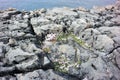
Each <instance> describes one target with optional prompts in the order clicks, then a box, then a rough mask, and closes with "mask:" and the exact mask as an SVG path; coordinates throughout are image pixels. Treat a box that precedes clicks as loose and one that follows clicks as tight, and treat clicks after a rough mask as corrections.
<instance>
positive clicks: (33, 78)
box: [0, 0, 120, 80]
mask: <svg viewBox="0 0 120 80" xmlns="http://www.w3.org/2000/svg"><path fill="white" fill-rule="evenodd" d="M63 33H64V34H63ZM48 34H51V36H52V35H54V37H53V36H52V37H51V36H48ZM62 34H63V36H62V37H61V36H60V35H62ZM65 36H66V37H65ZM58 37H59V38H60V40H58V39H57V38H58ZM63 37H64V38H63ZM48 38H50V40H49V39H48ZM52 38H53V39H52ZM0 80H120V0H118V1H117V2H116V4H114V5H109V6H106V7H94V8H93V9H90V10H86V9H84V8H81V7H80V8H75V9H71V8H66V7H65V8H53V9H52V10H49V9H44V8H43V9H40V10H36V11H30V12H28V11H17V10H15V9H8V10H3V11H0Z"/></svg>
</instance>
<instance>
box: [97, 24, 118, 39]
mask: <svg viewBox="0 0 120 80" xmlns="http://www.w3.org/2000/svg"><path fill="white" fill-rule="evenodd" d="M98 30H99V31H100V32H101V34H105V35H107V36H109V37H111V38H112V37H116V36H119V35H120V27H117V26H113V27H100V28H98Z"/></svg>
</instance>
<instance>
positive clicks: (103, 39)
mask: <svg viewBox="0 0 120 80" xmlns="http://www.w3.org/2000/svg"><path fill="white" fill-rule="evenodd" d="M113 44H114V41H113V40H112V39H111V38H109V37H108V36H106V35H98V36H97V39H96V41H95V42H94V48H95V49H97V50H99V51H105V52H106V51H110V50H112V49H113V48H114V46H113Z"/></svg>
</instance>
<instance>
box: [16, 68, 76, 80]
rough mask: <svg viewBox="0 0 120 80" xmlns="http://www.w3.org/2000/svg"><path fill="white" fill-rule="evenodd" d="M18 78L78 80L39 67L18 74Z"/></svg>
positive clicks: (26, 79) (24, 79) (29, 79)
mask: <svg viewBox="0 0 120 80" xmlns="http://www.w3.org/2000/svg"><path fill="white" fill-rule="evenodd" d="M17 79H18V80H21V79H22V80H78V79H77V78H74V77H71V76H67V75H59V74H56V73H55V72H54V71H53V70H47V71H43V70H41V69H39V70H36V71H33V72H29V73H26V74H24V75H23V74H18V75H17Z"/></svg>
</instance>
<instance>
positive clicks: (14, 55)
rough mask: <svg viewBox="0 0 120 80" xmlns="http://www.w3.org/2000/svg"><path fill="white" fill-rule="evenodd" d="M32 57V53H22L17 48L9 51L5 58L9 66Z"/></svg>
mask: <svg viewBox="0 0 120 80" xmlns="http://www.w3.org/2000/svg"><path fill="white" fill-rule="evenodd" d="M33 55H34V54H32V53H28V52H24V51H23V50H22V49H20V48H17V49H10V50H9V51H8V52H7V54H6V55H5V57H6V58H7V59H8V60H9V63H10V64H14V62H16V63H19V62H21V61H23V60H25V59H27V58H29V57H30V56H33Z"/></svg>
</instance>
